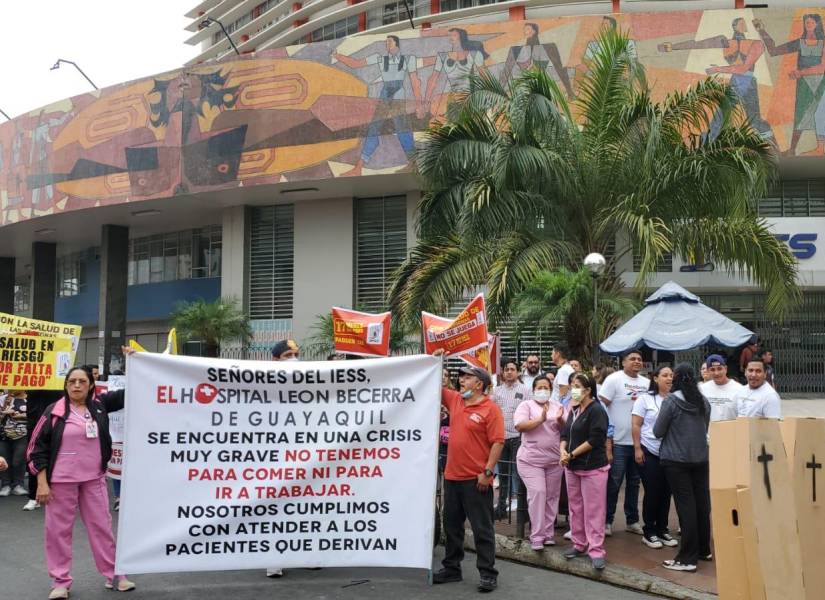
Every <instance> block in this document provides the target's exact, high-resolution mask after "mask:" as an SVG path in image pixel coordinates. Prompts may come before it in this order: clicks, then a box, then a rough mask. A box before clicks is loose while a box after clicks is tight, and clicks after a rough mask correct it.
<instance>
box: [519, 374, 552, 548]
mask: <svg viewBox="0 0 825 600" xmlns="http://www.w3.org/2000/svg"><path fill="white" fill-rule="evenodd" d="M552 388H553V385H552V384H551V383H550V380H549V379H548V378H547V376H546V375H544V374H542V375H538V376H536V378H535V379H534V380H533V392H532V395H531V397H530V399H529V400H525V401H524V402H522V403H521V404H519V405H518V407H516V411H515V413H514V414H513V424H514V425H515V427H516V431H518V432H519V433H520V434H521V446H519V449H518V454H517V455H516V460H517V466H518V473H519V475H520V476H521V480H522V481H524V485H525V486H526V487H527V510H528V512H529V513H530V545H531V546H532V547H533V550H543V549H544V546H554V545H555V544H556V542H555V540H554V539H553V538H554V537H555V526H556V514H557V513H558V510H559V496H560V493H561V476H562V472H563V471H564V469H562V467H561V465H559V458H560V456H559V442H560V440H561V430H562V428H563V427H564V408H563V407H562V405H561V404H559V403H558V402H555V401H554V400H552V399H551V390H552Z"/></svg>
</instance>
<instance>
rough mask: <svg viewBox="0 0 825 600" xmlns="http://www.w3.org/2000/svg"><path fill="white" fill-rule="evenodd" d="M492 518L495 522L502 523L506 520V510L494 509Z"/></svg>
mask: <svg viewBox="0 0 825 600" xmlns="http://www.w3.org/2000/svg"><path fill="white" fill-rule="evenodd" d="M493 517H494V518H495V520H496V521H503V520H505V519H506V518H507V509H506V508H501V507H500V506H499V507H498V508H496V510H495V512H494V513H493Z"/></svg>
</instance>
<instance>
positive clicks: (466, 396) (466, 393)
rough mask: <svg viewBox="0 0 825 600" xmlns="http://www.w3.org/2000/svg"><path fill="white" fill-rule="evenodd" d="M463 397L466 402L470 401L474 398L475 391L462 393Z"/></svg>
mask: <svg viewBox="0 0 825 600" xmlns="http://www.w3.org/2000/svg"><path fill="white" fill-rule="evenodd" d="M461 397H462V398H464V399H465V400H469V399H470V398H472V397H473V390H467V391H466V392H461Z"/></svg>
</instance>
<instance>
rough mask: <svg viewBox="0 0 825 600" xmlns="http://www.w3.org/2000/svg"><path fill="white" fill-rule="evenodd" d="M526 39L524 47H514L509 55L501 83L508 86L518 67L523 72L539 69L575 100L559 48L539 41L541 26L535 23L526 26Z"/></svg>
mask: <svg viewBox="0 0 825 600" xmlns="http://www.w3.org/2000/svg"><path fill="white" fill-rule="evenodd" d="M524 37H525V39H524V45H522V46H513V47H512V48H510V51H509V52H508V53H507V62H506V63H505V64H504V70H503V71H502V72H501V76H500V81H501V83H502V84H506V83H507V82H508V81H509V80H510V79H511V78H512V76H513V71H514V69H515V67H516V66H518V68H519V69H520V70H521V71H526V70H528V69H530V68H532V67H538V68H539V69H541V70H542V71H547V72H548V74H549V75H550V76H551V77H552V78H553V79H555V80H556V81H558V82H560V83H561V84H562V85H563V86H564V89H565V90H566V91H567V95H568V96H569V97H570V98H573V96H574V94H573V86H572V84H571V83H570V76H569V75H568V73H567V68H566V67H565V66H564V64H562V60H561V54H559V48H558V46H556V44H554V43H553V42H548V43H546V44H542V43H541V41H540V40H539V26H538V25H536V24H535V23H525V24H524Z"/></svg>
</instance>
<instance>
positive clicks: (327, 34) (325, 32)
mask: <svg viewBox="0 0 825 600" xmlns="http://www.w3.org/2000/svg"><path fill="white" fill-rule="evenodd" d="M354 33H358V15H352V16H351V17H347V18H346V19H341V20H340V21H336V22H335V23H330V24H329V25H324V26H323V27H319V28H318V29H316V30H315V31H313V32H312V33H310V34H309V35H308V36H307V38H308V40H309V41H310V42H323V41H326V40H337V39H339V38H342V37H346V36H348V35H352V34H354Z"/></svg>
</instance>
